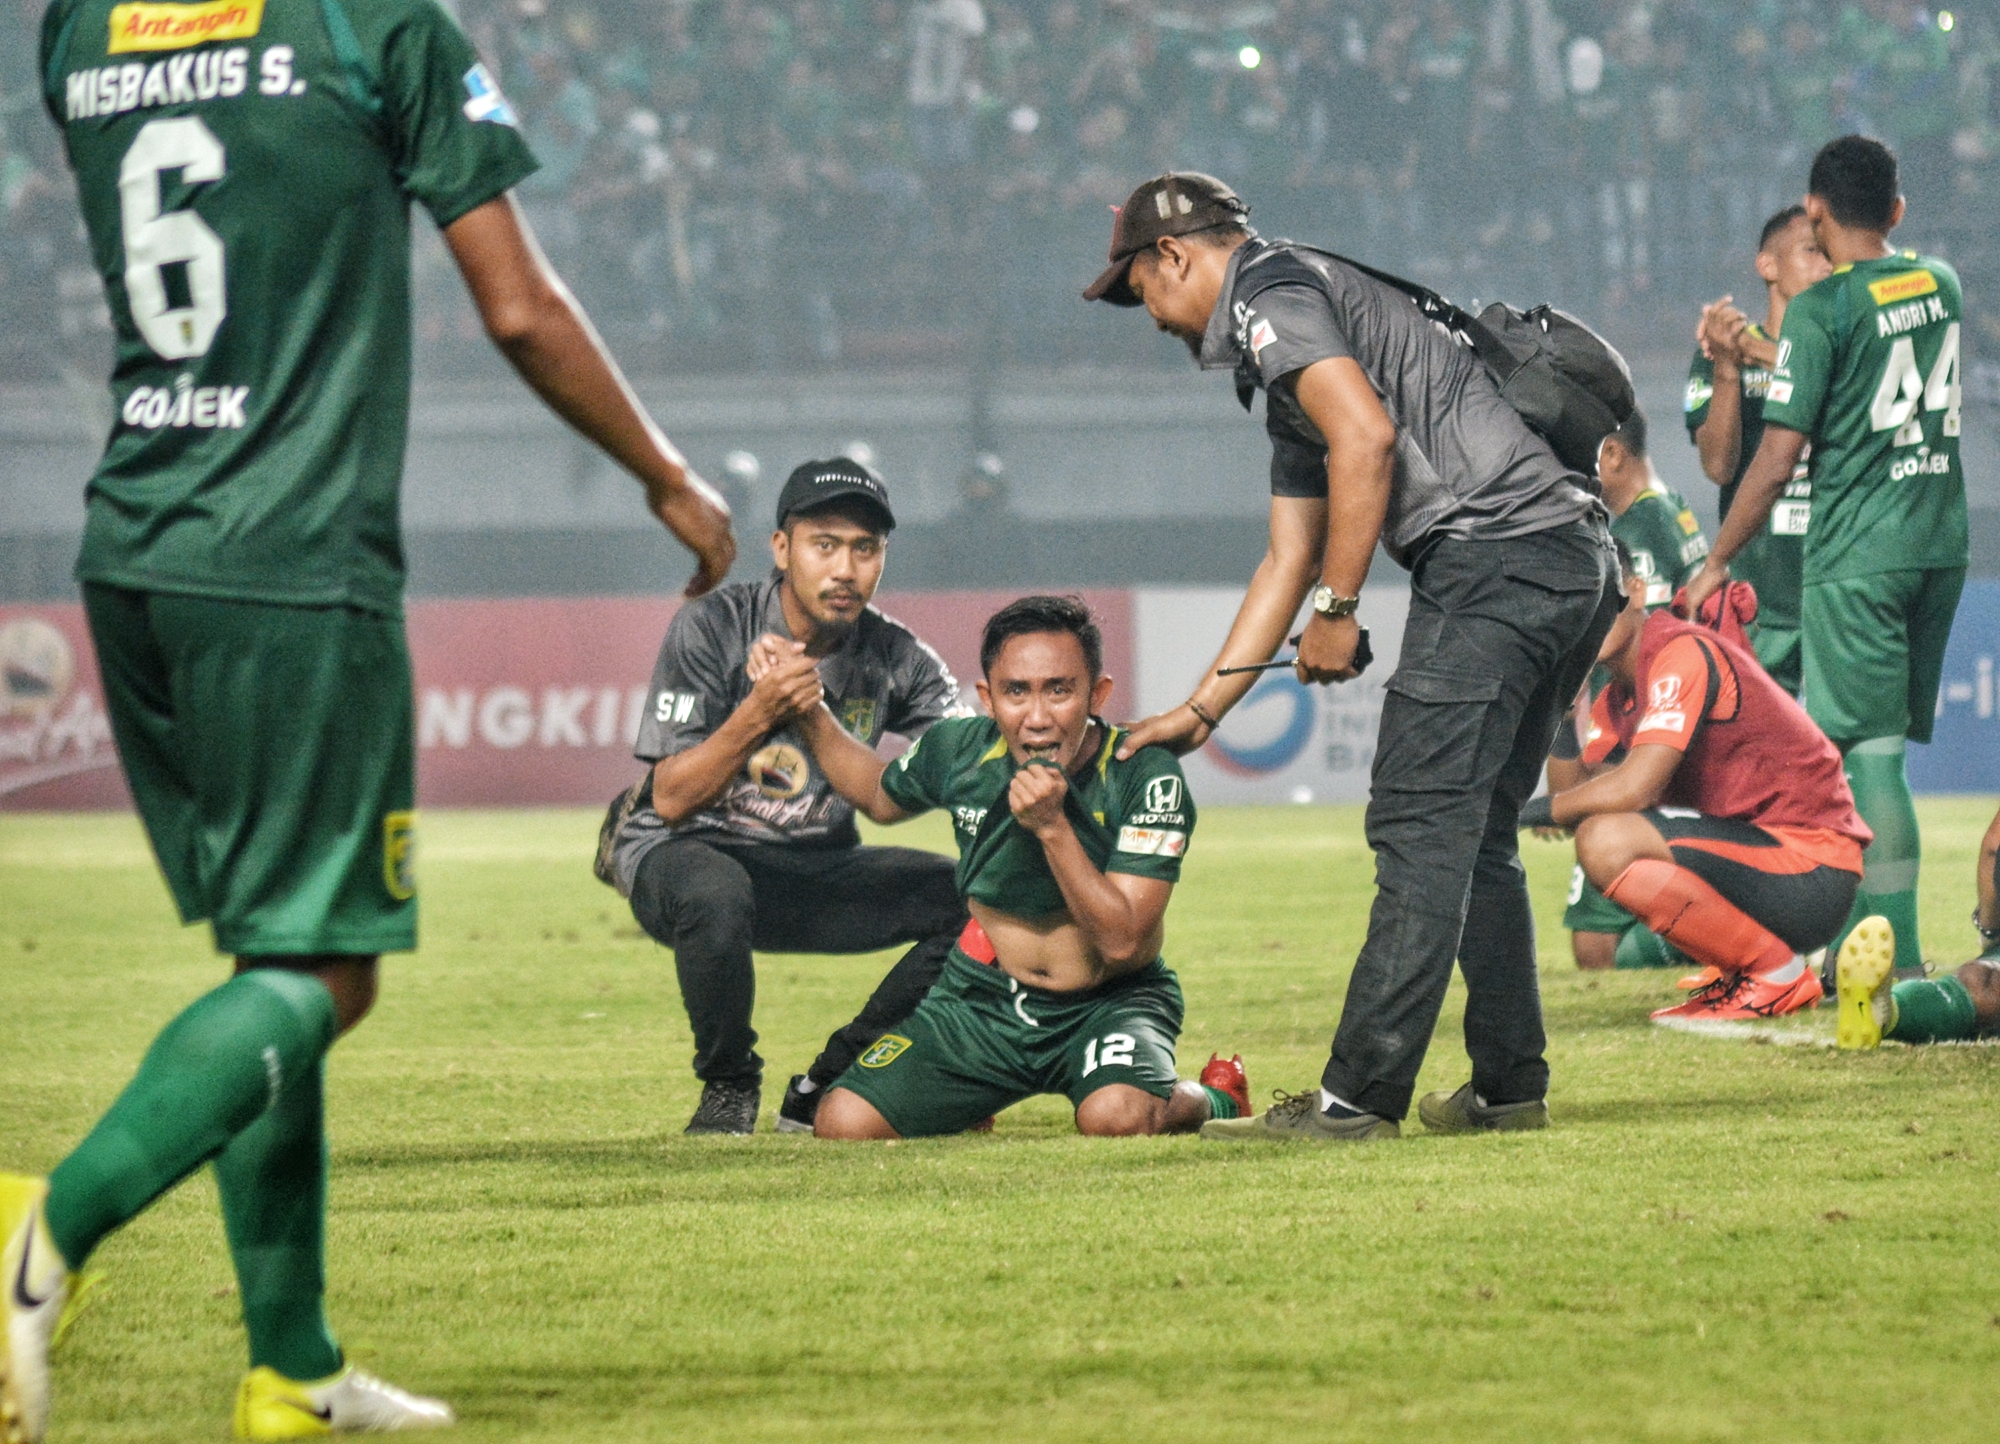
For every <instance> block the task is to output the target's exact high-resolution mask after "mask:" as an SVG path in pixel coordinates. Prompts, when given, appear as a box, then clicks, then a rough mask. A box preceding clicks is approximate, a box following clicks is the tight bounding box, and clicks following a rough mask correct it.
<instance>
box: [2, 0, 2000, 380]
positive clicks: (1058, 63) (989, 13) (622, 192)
mask: <svg viewBox="0 0 2000 1444" xmlns="http://www.w3.org/2000/svg"><path fill="white" fill-rule="evenodd" d="M23 4H24V8H26V9H27V10H29V11H34V10H38V9H39V6H38V5H36V4H33V3H30V0H23ZM450 8H454V9H455V10H456V11H457V13H458V14H459V18H460V19H461V21H462V22H463V23H464V24H465V25H466V27H467V29H468V30H469V31H470V33H471V34H472V36H473V38H474V40H475V41H476V43H477V44H478V46H479V48H480V51H481V53H482V54H483V55H485V56H486V57H487V59H488V62H489V64H490V65H491V66H492V67H493V69H494V70H495V71H496V72H497V73H498V75H499V77H500V80H501V84H502V86H503V88H504V90H505V91H506V93H507V95H508V97H509V98H510V100H511V101H512V102H513V105H514V107H515V109H516V110H517V112H518V113H519V115H520V117H521V124H522V126H523V129H524V131H525V133H526V135H527V137H528V139H529V141H530V143H531V145H532V146H533V147H534V150H535V152H536V154H537V155H538V156H539V157H540V159H541V162H542V170H541V171H540V173H539V174H537V175H536V176H535V177H534V178H533V179H531V180H530V181H529V182H528V183H527V184H526V185H525V186H524V187H523V188H522V196H523V199H524V201H525V202H526V203H527V204H528V205H529V207H530V210H531V214H532V219H533V221H534V223H535V225H536V228H537V230H538V232H539V233H540V235H541V237H542V239H543V241H544V244H545V245H546V247H547V248H548V250H549V251H550V253H551V255H552V257H553V259H554V260H555V261H556V263H557V265H558V267H559V268H560V269H561V270H562V271H563V272H564V274H565V275H566V276H569V277H570V278H572V281H573V284H574V285H575V286H576V288H577V290H578V291H579V293H580V295H581V298H582V299H583V300H584V302H585V303H586V305H588V306H589V307H590V308H591V310H592V312H593V314H595V315H596V316H598V317H599V318H601V320H602V321H603V323H604V324H605V326H606V329H607V331H609V332H610V333H611V334H612V339H613V340H614V341H615V342H617V343H618V344H619V345H620V346H621V349H626V350H630V351H633V352H634V354H633V360H634V361H635V363H637V364H639V365H640V368H641V369H649V370H672V369H678V368H697V367H698V368H701V369H707V370H712V369H716V368H718V367H721V368H739V367H741V368H747V367H762V366H769V365H773V364H785V365H799V364H812V363H815V362H833V361H846V362H864V363H865V362H868V361H871V360H881V359H902V360H910V359H949V358H951V357H952V356H953V355H959V356H963V355H964V353H965V343H966V337H967V336H968V335H971V334H990V333H989V332H985V331H982V330H981V323H982V322H983V321H984V320H987V319H991V318H990V317H987V316H984V315H982V314H981V313H979V312H977V311H976V310H975V309H974V307H973V303H972V302H970V301H969V300H968V299H967V295H968V290H969V288H968V287H966V286H965V285H964V284H963V281H964V279H965V278H966V277H967V276H968V275H970V274H973V273H975V272H986V273H988V274H990V273H991V272H992V271H993V268H995V267H998V268H1001V269H1002V270H1003V271H1004V273H1005V274H1006V276H1007V279H1008V282H1009V284H1007V285H1006V286H1004V287H1003V288H998V289H1000V290H1003V291H1004V293H1005V294H1006V295H1008V296H1009V297H1010V301H1009V305H1008V307H1007V312H1006V315H1005V318H1004V320H1005V326H1004V330H1005V333H1006V337H1005V344H1006V345H1007V347H1008V350H1009V352H1010V353H1011V354H1012V355H1014V356H1016V357H1020V358H1024V359H1025V358H1042V359H1047V358H1049V357H1052V356H1053V357H1061V358H1066V359H1082V358H1084V357H1095V356H1096V355H1098V354H1099V352H1100V351H1102V352H1103V354H1105V355H1107V356H1108V355H1110V354H1111V353H1112V349H1113V348H1114V345H1115V343H1114V342H1113V341H1112V338H1111V337H1110V336H1109V335H1108V333H1107V331H1106V329H1105V327H1104V326H1103V325H1102V324H1101V321H1100V320H1099V318H1094V317H1093V316H1091V315H1090V314H1089V313H1088V310H1087V308H1084V307H1080V306H1077V305H1075V304H1073V303H1074V300H1075V290H1076V285H1077V283H1078V281H1079V279H1080V278H1082V277H1084V276H1086V275H1087V274H1088V271H1089V267H1090V264H1091V262H1092V261H1094V260H1095V259H1096V258H1097V254H1098V253H1099V252H1100V251H1101V250H1102V248H1103V244H1104V233H1105V228H1106V227H1105V220H1106V217H1105V208H1106V206H1107V205H1110V204H1115V203H1116V202H1118V201H1119V200H1121V199H1122V198H1123V196H1124V192H1125V189H1126V187H1127V186H1128V185H1129V183H1130V180H1129V178H1130V177H1131V176H1133V175H1138V174H1147V173H1151V172H1154V171H1158V170H1161V169H1164V168H1168V167H1184V168H1198V169H1202V170H1207V171H1210V172H1213V173H1215V174H1218V175H1222V176H1224V177H1226V178H1228V179H1229V180H1230V181H1231V183H1232V184H1234V185H1235V186H1236V187H1237V189H1238V190H1239V191H1240V192H1241V193H1242V194H1244V195H1245V196H1247V197H1249V198H1250V199H1251V200H1252V201H1253V202H1254V203H1255V205H1256V206H1257V212H1258V214H1257V220H1258V221H1259V223H1260V224H1261V225H1262V226H1263V227H1264V228H1265V229H1266V231H1267V233H1269V232H1279V233H1287V234H1297V235H1303V236H1312V237H1314V238H1315V239H1321V240H1324V241H1327V242H1331V243H1332V244H1335V245H1338V246H1340V247H1343V248H1345V249H1347V250H1350V251H1352V252H1354V253H1358V254H1360V255H1363V256H1366V257H1371V258H1374V259H1376V260H1377V261H1380V262H1384V263H1388V264H1392V265H1395V266H1397V267H1399V268H1401V269H1403V270H1405V271H1407V272H1411V273H1414V274H1415V275H1417V276H1418V277H1420V278H1422V279H1425V280H1427V281H1430V282H1431V283H1433V284H1437V285H1440V286H1442V287H1444V288H1446V289H1448V290H1450V291H1451V292H1452V293H1454V294H1457V295H1459V296H1461V297H1462V298H1464V297H1471V296H1492V295H1500V294H1505V295H1509V296H1511V297H1514V298H1516V299H1523V300H1533V299H1540V298H1542V297H1544V296H1548V297H1554V298H1557V299H1558V300H1560V301H1561V302H1562V303H1563V304H1565V305H1567V306H1569V307H1570V308H1571V309H1574V310H1578V311H1580V312H1583V313H1585V314H1590V315H1595V316H1599V317H1605V318H1610V317H1619V316H1623V317H1625V318H1628V319H1629V320H1630V321H1632V322H1635V323H1640V324H1647V323H1652V322H1654V321H1656V320H1657V321H1658V322H1660V323H1663V324H1664V323H1667V321H1668V318H1672V320H1671V324H1672V325H1673V327H1674V329H1675V330H1676V331H1679V330H1680V329H1682V328H1683V327H1684V326H1685V324H1686V320H1685V314H1684V313H1685V312H1686V311H1687V309H1688V307H1689V306H1691V305H1693V304H1695V303H1698V302H1699V301H1701V300H1705V299H1707V298H1709V297H1711V296H1713V295H1714V294H1716V293H1718V292H1719V291H1722V290H1724V289H1728V288H1729V287H1730V286H1731V285H1733V284H1736V283H1737V282H1738V280H1739V277H1738V272H1737V265H1736V263H1737V262H1739V261H1740V259H1741V256H1742V254H1743V253H1744V252H1745V249H1746V246H1747V244H1748V242H1749V241H1750V240H1751V239H1752V238H1754V235H1755V231H1756V227H1757V225H1758V223H1759V222H1760V221H1761V220H1762V218H1763V217H1764V216H1766V215H1768V214H1770V213H1771V212H1772V211H1773V210H1774V209H1776V208H1777V206H1779V205H1780V204H1783V203H1784V202H1786V201H1789V200H1792V199H1795V197H1794V196H1793V195H1792V193H1791V191H1790V190H1788V189H1786V185H1787V183H1788V178H1790V177H1792V176H1794V175H1796V174H1798V173H1799V172H1800V170H1801V168H1802V167H1803V165H1804V163H1805V161H1806V160H1807V159H1808V158H1809V157H1810V156H1811V154H1812V152H1813V151H1814V149H1815V148H1816V147H1817V146H1819V145H1820V144H1821V143H1822V142H1824V141H1825V140H1827V139H1829V138H1830V137H1832V136H1834V135H1837V134H1840V133H1842V132H1844V131H1855V130H1859V131H1865V132H1868V133H1872V134H1877V135H1881V136H1883V137H1884V138H1886V139H1887V140H1889V141H1890V142H1891V144H1892V145H1894V146H1895V147H1896V148H1897V150H1898V152H1899V153H1900V155H1901V157H1902V160H1903V169H1904V173H1905V175H1906V177H1907V182H1908V185H1907V188H1908V191H1909V193H1910V196H1911V200H1912V206H1911V234H1912V239H1913V242H1916V243H1921V244H1924V245H1927V246H1929V247H1930V248H1932V249H1934V250H1936V251H1938V252H1940V253H1942V254H1946V255H1948V256H1951V257H1953V258H1954V259H1955V260H1957V262H1958V263H1959V265H1960V267H1961V269H1962V270H1965V269H1971V270H1979V269H1981V261H1982V255H1981V252H1983V250H1984V249H1985V248H1986V247H1987V246H1988V245H1990V243H1989V242H1987V241H1986V240H1985V239H1984V238H1985V236H1986V235H1987V234H1989V233H1991V232H1993V231H1994V230H1995V229H1996V222H2000V108H1996V105H1995V102H1994V96H1993V91H1994V76H1995V75H1996V73H2000V19H1996V16H1995V15H1994V13H1992V12H1991V10H1990V8H1989V7H1987V6H1985V5H1984V4H1975V5H1972V6H1969V7H1968V8H1967V10H1966V11H1965V12H1963V13H1960V14H1956V15H1954V14H1952V13H1950V12H1948V11H1942V10H1940V11H1936V12H1933V11H1930V10H1927V9H1925V8H1924V7H1923V6H1921V5H1918V4H1914V3H1910V0H1847V3H1842V0H1753V3H1749V4H1742V5H1702V4H1698V3H1696V0H1244V3H1238V4H1227V3H1217V0H1206V3H1202V0H455V4H452V5H451V6H450ZM26 49H27V48H26V47H16V50H17V53H16V54H14V55H13V56H12V57H10V58H8V59H6V60H5V61H0V67H4V69H0V84H4V86H5V87H6V89H5V92H4V97H0V123H4V134H0V229H4V231H5V238H4V243H0V267H4V268H5V272H6V273H5V275H4V277H0V282H4V283H0V295H3V296H4V297H5V298H6V299H5V301H4V302H0V305H4V307H5V309H6V310H7V311H9V312H10V313H12V314H10V315H9V316H8V317H7V318H6V319H7V322H8V324H7V326H6V328H5V334H6V336H7V337H8V338H9V342H8V345H9V348H10V349H11V350H12V351H13V352H14V355H13V356H12V357H10V358H9V359H8V361H7V362H6V363H4V364H6V365H7V366H8V368H9V369H10V370H11V369H19V368H26V369H27V370H28V371H29V372H30V373H32V372H34V371H35V370H36V369H38V368H43V367H45V366H46V358H47V357H49V356H51V355H58V354H61V353H60V349H59V348H58V349H55V350H52V349H51V347H50V344H49V343H50V342H51V340H54V339H59V338H61V337H64V336H68V337H72V338H75V337H78V336H86V335H88V333H90V332H91V331H92V330H93V329H94V328H98V327H100V326H101V325H102V324H103V321H102V310H101V304H100V302H99V299H98V295H97V287H96V283H95V280H94V277H93V276H92V275H91V274H90V271H89V268H88V265H87V259H86V257H85V256H84V255H83V253H82V246H81V241H80V239H78V237H77V234H76V226H75V220H74V211H73V208H72V205H71V202H70V198H69V183H68V181H67V179H66V178H65V177H64V175H63V173H62V168H61V158H60V156H59V154H58V152H57V139H56V136H55V132H54V130H53V128H52V127H50V126H49V125H48V124H47V121H46V118H45V117H44V116H42V115H41V114H40V113H39V111H40V108H39V105H38V104H37V103H36V98H35V85H36V77H35V75H34V72H33V61H32V57H31V56H30V55H27V54H25V53H18V52H25V51H26ZM1531 293H1532V294H1531ZM418 307H419V309H418V322H417V324H418V334H419V337H420V339H421V341H422V342H424V343H426V344H427V345H428V346H429V347H430V348H431V353H432V355H433V358H434V359H436V360H444V361H447V362H448V361H449V358H450V357H451V356H452V355H454V354H457V353H459V352H461V351H462V352H463V353H464V354H466V355H474V354H478V350H479V346H480V343H479V342H478V339H477V331H476V326H475V324H474V322H473V320H472V316H471V312H470V310H469V308H467V307H466V306H465V305H464V303H463V301H462V299H461V298H460V295H459V292H458V290H457V287H456V283H455V282H454V281H453V280H452V279H451V272H450V268H449V266H448V264H447V263H446V262H445V260H444V258H443V256H442V253H441V250H438V251H434V253H433V254H432V256H431V263H430V264H429V265H428V266H427V267H425V268H424V270H423V272H422V274H421V277H420V283H419V302H418ZM1093 322H1098V323H1097V324H1093ZM85 369H86V370H89V369H93V368H91V367H86V368H85Z"/></svg>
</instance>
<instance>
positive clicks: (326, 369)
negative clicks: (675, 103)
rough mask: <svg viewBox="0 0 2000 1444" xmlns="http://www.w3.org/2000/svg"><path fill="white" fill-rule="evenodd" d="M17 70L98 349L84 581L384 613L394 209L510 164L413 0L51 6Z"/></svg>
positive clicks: (81, 565)
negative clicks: (108, 354)
mask: <svg viewBox="0 0 2000 1444" xmlns="http://www.w3.org/2000/svg"><path fill="white" fill-rule="evenodd" d="M41 62H42V76H43V82H44V88H45V96H46V100H47V103H48V106H49V109H50V112H51V114H52V115H53V116H54V117H55V120H56V123H57V124H58V125H59V126H61V128H62V132H63V140H64V144H65V147H66V148H67V151H68V155H69V162H70V166H71V168H72V169H73V170H74V171H75V172H76V177H77V190H78V194H79V198H80V200H81V202H82V207H83V216H84V222H85V225H86V226H87V227H88V230H89V233H90V244H91V251H92V253H93V255H94V257H95V259H96V263H97V268H98V271H99V272H100V274H101V275H102V276H103V278H104V286H105V291H106V294H107V298H108V300H109V302H110V306H111V314H112V318H113V320H114V323H115V326H116V331H117V357H116V362H115V365H114V368H113V371H112V376H111V394H112V400H113V403H114V408H115V411H116V416H117V420H116V421H115V423H114V425H113V427H112V431H111V436H110V440H109V441H108V443H107V444H106V447H105V451H104V455H103V458H102V460H101V461H100V462H99V463H98V466H97V470H96V473H95V475H94V476H93V477H92V478H91V482H90V487H89V493H88V515H87V519H86V522H85V527H84V541H83V553H82V556H81V558H80V559H79V560H78V563H77V575H78V576H79V577H80V578H82V579H83V580H85V581H93V582H106V583H111V584H114V585H120V586H129V587H134V588H139V589H147V590H160V591H173V592H185V593H193V594H197V595H204V596H215V597H229V598H238V599H245V600H253V601H265V602H278V603H292V604H299V605H350V606H358V607H363V608H367V609H370V610H374V611H380V612H388V613H394V612H396V611H397V610H398V609H399V608H400V607H401V605H402V590H403V546H402V538H401V534H400V526H399V514H398V504H397V500H398V498H397V492H398V487H399V483H400V481H401V477H402V469H403V448H404V440H405V436H406V434H407V431H408V423H409V403H410V219H409V203H410V201H411V200H412V199H413V198H414V199H416V200H418V201H420V202H422V203H423V205H424V206H425V208H426V209H428V210H429V211H430V213H431V216H432V218H433V219H434V220H436V222H437V223H438V224H439V225H440V226H444V225H449V224H450V223H451V222H452V221H455V220H457V219H458V218H459V217H460V216H462V215H464V214H465V213H466V212H467V211H470V210H472V209H473V208H474V207H476V206H478V205H481V204H483V203H484V202H486V201H489V200H491V199H493V198H494V197H495V196H498V195H500V194H501V193H502V192H504V191H506V190H507V189H508V188H509V187H511V186H512V185H514V184H515V183H516V182H518V181H519V180H521V178H522V177H524V176H526V175H527V174H529V172H531V171H532V170H533V169H534V167H535V162H534V158H533V157H532V156H531V155H530V154H529V152H528V148H527V146H526V144H525V143H523V141H522V140H521V137H520V134H519V131H518V129H517V128H516V124H515V117H514V114H513V112H512V111H511V110H510V109H509V108H508V105H507V103H506V101H505V100H504V99H503V98H502V97H501V96H500V94H499V91H498V90H497V88H496V87H495V86H494V84H493V80H492V77H491V76H490V74H489V73H488V72H487V70H486V68H485V67H484V66H483V65H481V64H480V63H479V58H478V56H477V55H476V54H474V52H473V49H472V45H471V43H470V42H469V41H468V40H467V39H466V38H465V36H464V34H463V33H462V32H461V31H460V30H459V28H458V26H457V25H456V24H455V23H454V22H453V21H452V20H451V18H450V17H449V16H448V15H447V14H446V13H445V12H444V10H443V9H442V8H440V7H439V5H438V4H437V3H436V0H208V3H203V4H169V3H150V0H139V3H120V4H113V3H112V0H55V3H54V4H52V5H50V7H49V9H48V11H47V12H46V14H45V15H44V17H43V22H42V42H41Z"/></svg>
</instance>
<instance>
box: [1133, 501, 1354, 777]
mask: <svg viewBox="0 0 2000 1444" xmlns="http://www.w3.org/2000/svg"><path fill="white" fill-rule="evenodd" d="M1326 515H1327V504H1326V502H1325V501H1323V500H1321V499H1320V498H1318V497H1299V496H1274V497H1272V498H1271V539H1270V544H1269V546H1268V547H1266V549H1265V552H1264V559H1263V560H1262V561H1261V562H1259V563H1258V564H1257V570H1256V572H1255V573H1254V574H1253V575H1252V576H1251V578H1250V589H1249V590H1248V591H1247V592H1246V593H1245V594H1244V597H1243V601H1242V603H1241V605H1239V606H1238V607H1237V609H1236V620H1235V621H1234V622H1232V623H1231V624H1230V627H1229V637H1228V639H1227V640H1226V641H1224V642H1223V644H1222V650H1221V651H1220V652H1218V653H1217V654H1216V657H1215V661H1214V662H1213V663H1212V664H1211V665H1210V666H1209V669H1208V674H1207V676H1205V677H1204V678H1203V679H1202V681H1201V684H1200V685H1199V686H1197V687H1196V688H1195V689H1194V692H1193V694H1192V695H1191V697H1190V698H1189V700H1188V701H1186V702H1183V703H1182V704H1181V705H1180V706H1178V707H1175V708H1172V709H1170V710H1168V711H1165V712H1161V713H1159V714H1158V715H1156V716H1153V717H1148V718H1147V719H1146V720H1145V721H1143V722H1135V723H1133V724H1132V726H1131V728H1130V730H1129V731H1127V732H1126V734H1125V735H1124V736H1123V737H1121V738H1120V739H1119V742H1118V756H1119V757H1120V759H1124V758H1128V757H1131V756H1132V755H1133V754H1135V753H1137V752H1138V751H1139V749H1140V748H1142V747H1164V748H1166V749H1167V750H1168V751H1169V752H1172V753H1175V754H1176V755H1184V754H1186V753H1189V752H1192V751H1193V750H1194V749H1195V748H1197V747H1199V746H1201V745H1202V743H1204V742H1206V741H1208V739H1209V737H1210V736H1211V735H1212V734H1213V732H1214V728H1213V727H1212V726H1211V725H1210V722H1211V719H1213V721H1215V722H1220V721H1221V720H1222V718H1223V717H1224V716H1225V715H1226V714H1227V713H1228V712H1229V709H1230V708H1232V707H1234V706H1235V705H1236V704H1237V703H1238V702H1240V701H1242V700H1243V698H1244V696H1245V694H1247V693H1248V692H1249V690H1250V689H1251V688H1252V687H1254V686H1255V685H1256V684H1257V678H1256V676H1255V675H1254V674H1246V675H1243V676H1237V677H1218V676H1216V672H1217V671H1218V670H1219V669H1221V668H1223V667H1240V666H1246V665H1249V664H1251V663H1255V662H1268V661H1270V660H1271V658H1273V657H1275V656H1276V655H1277V654H1278V647H1279V646H1280V644H1282V643H1283V642H1284V640H1285V636H1286V634H1287V633H1289V632H1290V631H1291V629H1292V623H1293V621H1294V620H1295V619H1296V618H1297V617H1298V615H1299V607H1300V606H1301V605H1302V604H1303V603H1304V601H1305V599H1306V593H1307V592H1308V591H1310V590H1312V584H1313V578H1314V577H1315V576H1316V575H1318V573H1319V571H1320V568H1321V566H1322V565H1323V561H1324V556H1325V548H1326Z"/></svg>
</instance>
